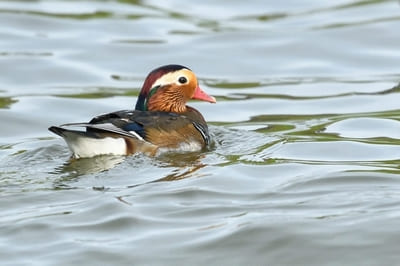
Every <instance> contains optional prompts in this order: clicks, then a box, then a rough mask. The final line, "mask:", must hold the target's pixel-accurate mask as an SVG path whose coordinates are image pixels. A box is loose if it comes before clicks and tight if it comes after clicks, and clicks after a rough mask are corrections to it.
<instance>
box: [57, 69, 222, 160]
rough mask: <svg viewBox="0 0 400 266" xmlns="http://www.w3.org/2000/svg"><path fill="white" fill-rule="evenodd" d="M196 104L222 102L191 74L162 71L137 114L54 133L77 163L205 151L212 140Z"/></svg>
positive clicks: (147, 86) (149, 83)
mask: <svg viewBox="0 0 400 266" xmlns="http://www.w3.org/2000/svg"><path fill="white" fill-rule="evenodd" d="M190 99H197V100H202V101H207V102H211V103H215V102H216V100H215V98H214V97H212V96H209V95H208V94H207V93H205V92H204V91H203V90H202V89H201V88H200V87H199V85H198V82H197V78H196V76H195V74H194V73H193V72H192V71H191V70H190V69H189V68H187V67H184V66H181V65H166V66H161V67H159V68H156V69H154V70H153V71H151V72H150V73H149V74H148V76H147V78H146V79H145V81H144V84H143V86H142V89H141V91H140V95H139V97H138V99H137V102H136V107H135V110H123V111H116V112H112V113H108V114H103V115H99V116H96V117H94V118H93V119H92V120H90V122H88V123H70V124H64V125H61V126H52V127H50V128H49V130H50V131H52V132H53V133H55V134H57V135H59V136H61V137H63V138H64V140H65V141H66V143H67V145H68V147H69V148H70V150H71V151H72V157H74V158H84V157H94V156H96V155H102V154H109V155H130V154H135V153H144V154H147V155H150V156H156V155H159V154H161V153H163V152H168V151H172V152H189V151H200V150H202V149H204V148H205V147H207V146H208V145H209V144H210V135H209V133H208V127H207V123H206V122H205V120H204V118H203V116H202V115H201V113H200V112H199V111H197V110H196V109H194V108H193V107H190V106H187V105H186V102H187V101H188V100H190ZM71 127H83V128H86V129H85V130H73V129H70V128H71Z"/></svg>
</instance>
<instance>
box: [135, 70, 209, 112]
mask: <svg viewBox="0 0 400 266" xmlns="http://www.w3.org/2000/svg"><path fill="white" fill-rule="evenodd" d="M190 99H197V100H201V101H207V102H210V103H215V102H216V100H215V98H214V97H212V96H210V95H208V94H207V93H205V92H204V91H203V90H202V89H201V88H200V87H199V85H198V82H197V78H196V75H195V74H194V73H193V72H192V71H191V70H190V69H189V68H187V67H184V66H181V65H165V66H161V67H159V68H156V69H154V70H153V71H151V72H150V74H149V75H148V76H147V78H146V80H145V81H144V84H143V87H142V90H141V91H140V95H139V98H138V100H137V102H136V108H135V109H136V110H142V111H162V112H174V113H183V112H185V111H186V102H187V101H189V100H190Z"/></svg>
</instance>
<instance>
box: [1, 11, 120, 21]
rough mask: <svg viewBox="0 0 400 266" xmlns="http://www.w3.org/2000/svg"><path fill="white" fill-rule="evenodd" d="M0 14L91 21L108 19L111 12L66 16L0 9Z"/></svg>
mask: <svg viewBox="0 0 400 266" xmlns="http://www.w3.org/2000/svg"><path fill="white" fill-rule="evenodd" d="M0 13H18V14H21V13H22V14H29V15H39V16H46V17H55V18H72V19H81V20H85V19H92V18H109V17H111V16H112V15H113V14H112V13H111V12H105V11H96V12H94V13H81V14H66V13H58V14H53V13H47V12H39V11H27V10H25V11H21V10H11V9H2V10H0Z"/></svg>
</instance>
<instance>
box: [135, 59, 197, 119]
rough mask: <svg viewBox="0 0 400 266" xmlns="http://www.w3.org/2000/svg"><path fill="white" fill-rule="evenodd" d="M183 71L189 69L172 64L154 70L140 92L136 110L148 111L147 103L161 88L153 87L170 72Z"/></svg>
mask: <svg viewBox="0 0 400 266" xmlns="http://www.w3.org/2000/svg"><path fill="white" fill-rule="evenodd" d="M181 69H188V70H190V69H189V68H187V67H185V66H182V65H176V64H171V65H165V66H162V67H159V68H156V69H154V70H153V71H151V72H150V73H149V75H147V77H146V79H145V81H144V83H143V86H142V90H141V91H140V95H139V97H138V100H137V102H136V106H135V110H140V111H147V101H148V99H149V98H150V96H151V95H153V94H154V93H155V92H156V91H157V89H158V88H159V87H160V86H155V87H152V86H153V84H154V83H155V82H156V81H157V80H158V79H159V78H161V77H162V76H164V75H165V74H167V73H170V72H175V71H178V70H181Z"/></svg>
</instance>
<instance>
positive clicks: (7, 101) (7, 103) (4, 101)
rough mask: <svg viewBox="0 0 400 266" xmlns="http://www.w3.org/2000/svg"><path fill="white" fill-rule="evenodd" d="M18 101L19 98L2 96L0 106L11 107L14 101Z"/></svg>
mask: <svg viewBox="0 0 400 266" xmlns="http://www.w3.org/2000/svg"><path fill="white" fill-rule="evenodd" d="M16 102H18V100H16V99H13V98H9V97H0V108H4V109H5V108H10V106H11V105H12V104H13V103H16Z"/></svg>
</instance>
